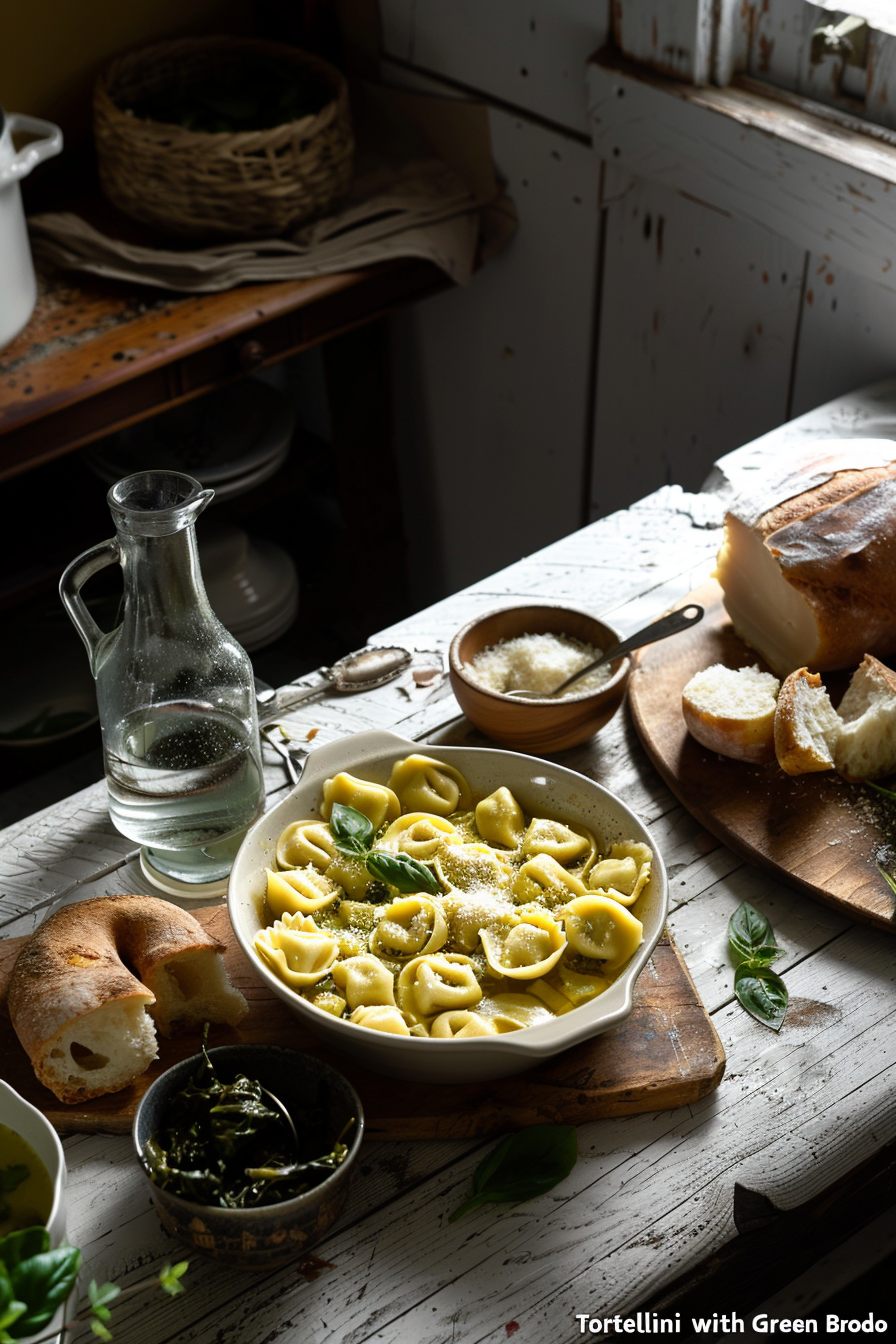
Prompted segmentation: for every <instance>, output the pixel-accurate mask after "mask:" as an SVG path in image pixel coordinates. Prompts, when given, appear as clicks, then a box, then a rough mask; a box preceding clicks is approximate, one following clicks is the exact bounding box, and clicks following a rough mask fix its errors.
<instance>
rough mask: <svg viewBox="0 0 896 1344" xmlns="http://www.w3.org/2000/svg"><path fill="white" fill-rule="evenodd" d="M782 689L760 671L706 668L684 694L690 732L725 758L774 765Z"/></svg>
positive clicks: (718, 666) (768, 674)
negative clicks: (778, 703)
mask: <svg viewBox="0 0 896 1344" xmlns="http://www.w3.org/2000/svg"><path fill="white" fill-rule="evenodd" d="M778 685H779V683H778V679H777V677H774V676H772V674H771V673H770V672H761V671H760V670H759V667H758V666H756V665H754V666H753V667H739V668H731V667H725V666H724V664H722V663H714V664H713V666H712V667H707V668H704V670H703V671H702V672H697V673H696V674H695V675H694V676H693V677H691V679H690V681H689V682H688V684H687V685H686V686H685V688H684V690H683V691H682V695H681V710H682V713H683V715H684V721H685V723H686V724H687V728H688V732H689V733H690V734H691V736H692V737H694V738H696V739H697V741H698V742H699V743H700V744H701V745H702V746H704V747H708V748H709V750H710V751H716V752H718V753H719V755H721V756H731V757H733V759H734V760H737V761H748V762H750V763H751V764H753V765H763V764H764V763H765V762H766V761H771V760H774V757H775V700H776V697H777V694H778Z"/></svg>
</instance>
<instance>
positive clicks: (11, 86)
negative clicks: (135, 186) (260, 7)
mask: <svg viewBox="0 0 896 1344" xmlns="http://www.w3.org/2000/svg"><path fill="white" fill-rule="evenodd" d="M3 9H4V13H3V29H4V35H3V44H2V48H0V105H2V106H3V107H4V108H6V110H7V111H8V112H26V113H29V114H30V115H31V116H35V117H47V118H48V119H49V120H50V121H55V122H58V124H59V125H60V126H61V127H62V129H63V131H64V132H65V135H66V138H67V139H68V140H69V142H74V141H77V140H80V139H83V138H84V136H85V135H87V134H88V133H89V129H90V122H91V113H90V94H91V89H92V86H93V81H94V78H95V76H96V73H97V71H98V70H99V69H100V67H101V66H102V65H103V64H104V62H105V61H106V60H108V59H109V57H110V56H113V55H115V53H116V52H119V51H123V50H125V49H126V48H128V47H136V46H141V45H143V44H144V43H147V42H157V41H160V40H163V39H164V38H167V37H181V36H184V35H187V34H193V33H215V32H222V33H246V34H248V33H251V32H252V5H251V2H250V0H12V2H11V3H8V4H6V5H4V7H3Z"/></svg>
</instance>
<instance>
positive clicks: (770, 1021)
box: [734, 962, 787, 1031]
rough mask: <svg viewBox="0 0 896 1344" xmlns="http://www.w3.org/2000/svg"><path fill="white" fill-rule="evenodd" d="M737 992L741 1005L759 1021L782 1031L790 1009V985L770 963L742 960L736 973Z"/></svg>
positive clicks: (735, 986)
mask: <svg viewBox="0 0 896 1344" xmlns="http://www.w3.org/2000/svg"><path fill="white" fill-rule="evenodd" d="M734 992H735V994H736V995H737V999H738V1002H739V1003H740V1005H741V1007H742V1008H746V1010H747V1012H748V1013H749V1014H750V1016H751V1017H755V1018H756V1020H757V1022H763V1023H764V1024H765V1026H767V1027H771V1028H772V1030H773V1031H780V1029H781V1024H782V1022H783V1021H784V1014H785V1013H786V1012H787V986H786V985H785V983H784V981H783V980H782V979H781V977H780V975H777V974H776V973H775V972H774V971H772V970H769V968H768V966H751V965H750V963H749V962H742V963H741V965H740V966H738V968H737V970H736V971H735V972H734Z"/></svg>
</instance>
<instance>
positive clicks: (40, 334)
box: [0, 258, 448, 481]
mask: <svg viewBox="0 0 896 1344" xmlns="http://www.w3.org/2000/svg"><path fill="white" fill-rule="evenodd" d="M38 283H39V297H38V302H37V307H36V309H35V312H34V314H33V316H32V318H31V321H30V322H29V323H28V325H27V327H26V328H25V329H24V331H22V332H21V333H20V335H19V336H18V337H17V338H16V339H15V340H14V341H13V342H12V343H11V344H10V345H8V346H7V347H6V348H5V349H4V350H2V351H0V481H3V480H6V479H9V478H10V477H12V476H15V475H18V474H19V473H21V472H23V471H28V470H29V469H30V468H32V467H35V466H37V465H39V464H41V463H43V462H47V461H50V460H51V459H52V458H55V457H58V456H60V455H61V454H64V453H68V452H70V451H71V450H72V449H74V448H78V447H81V446H82V445H83V444H86V443H90V442H91V441H92V440H93V439H97V438H100V437H102V436H103V435H106V434H111V433H113V432H114V431H115V430H118V429H122V428H123V427H124V426H125V425H130V424H133V423H134V422H135V421H138V420H142V419H144V418H146V417H148V416H151V415H154V414H156V413H157V412H158V411H160V410H164V409H166V408H167V407H169V406H173V405H176V404H177V403H179V402H184V401H188V400H190V399H191V398H192V397H198V396H201V395H202V393H204V392H209V391H211V390H212V389H213V388H216V387H220V386H221V385H222V384H224V383H227V382H230V381H232V380H233V379H235V378H239V377H242V376H243V375H245V374H246V373H250V372H251V371H252V370H254V369H257V368H262V367H264V366H266V365H269V364H276V363H279V361H281V360H283V359H285V358H287V357H288V356H289V355H294V354H298V353H299V352H300V351H303V350H307V349H309V348H310V347H311V346H314V345H319V344H320V343H322V342H324V341H328V340H330V339H331V338H333V337H334V336H338V335H341V334H342V333H343V332H347V331H350V330H352V329H353V328H355V327H359V326H363V325H364V324H366V323H368V322H372V321H374V320H375V319H376V318H379V317H382V316H384V315H385V314H386V313H389V312H392V311H393V310H395V309H396V308H401V307H403V306H405V305H406V304H409V303H413V302H415V301H416V300H418V299H422V298H425V297H427V296H428V295H430V294H433V293H436V292H437V291H438V290H440V289H443V288H445V287H446V285H447V284H448V281H447V280H446V278H445V276H444V274H443V273H442V272H441V271H440V270H439V269H438V268H437V267H435V266H434V265H432V264H431V263H430V262H426V261H421V260H417V259H414V258H411V259H401V260H397V261H389V262H383V263H381V264H379V265H376V266H370V267H367V268H365V269H363V270H357V271H348V272H343V273H340V274H336V275H329V276H324V277H321V278H317V279H311V280H288V281H282V282H275V283H272V284H262V285H245V286H241V287H240V288H238V289H232V290H227V291H225V292H223V293H220V294H201V295H186V296H184V295H180V294H177V295H175V294H172V293H170V292H168V291H162V290H159V289H157V288H150V287H144V286H135V285H130V284H128V285H126V284H124V283H121V282H117V281H107V280H101V279H98V278H95V277H92V276H89V275H77V276H76V275H74V274H71V273H66V274H63V273H62V272H60V271H57V270H56V269H55V268H50V267H41V266H38Z"/></svg>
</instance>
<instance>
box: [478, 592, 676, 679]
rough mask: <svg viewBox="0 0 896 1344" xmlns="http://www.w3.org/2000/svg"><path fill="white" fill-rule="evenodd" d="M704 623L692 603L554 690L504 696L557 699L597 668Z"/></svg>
mask: <svg viewBox="0 0 896 1344" xmlns="http://www.w3.org/2000/svg"><path fill="white" fill-rule="evenodd" d="M702 620H703V608H702V607H701V606H700V604H699V603H697V602H690V603H688V605H687V606H686V607H680V608H679V609H678V611H673V612H671V613H670V614H669V615H668V616H661V617H660V619H659V620H658V621H654V622H653V624H652V625H646V626H645V627H644V629H643V630H639V631H638V632H637V634H634V635H629V637H628V639H624V640H623V641H622V643H621V644H617V645H616V647H615V649H611V650H610V652H609V653H603V654H601V656H600V658H595V660H594V662H593V663H589V664H588V666H587V667H582V668H580V669H579V671H578V672H574V673H573V674H572V676H571V677H567V678H566V680H565V681H561V683H560V685H559V686H555V687H554V689H553V690H552V691H527V690H519V691H503V692H502V694H503V695H509V696H512V697H513V698H514V699H515V700H552V699H553V698H554V696H556V695H560V693H561V692H562V691H565V690H566V689H567V687H568V686H572V684H573V682H575V681H579V680H580V679H581V678H582V677H587V675H588V673H589V672H594V671H595V669H596V668H598V667H603V665H604V663H614V662H615V661H616V659H617V658H622V657H623V655H624V654H626V653H631V652H632V650H633V649H643V647H644V645H645V644H656V642H657V640H660V639H668V637H669V635H677V634H678V633H679V632H680V631H682V630H687V629H688V628H689V626H692V625H696V624H697V623H698V621H702Z"/></svg>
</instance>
